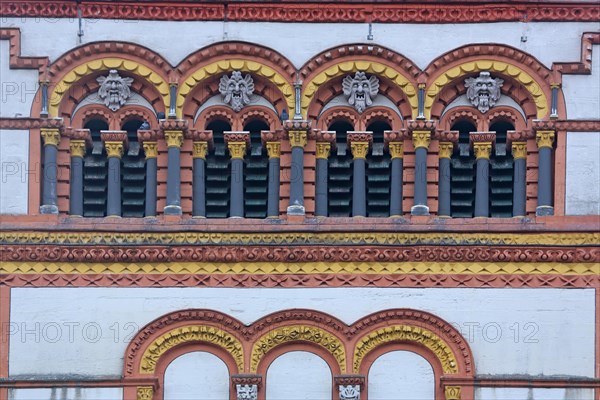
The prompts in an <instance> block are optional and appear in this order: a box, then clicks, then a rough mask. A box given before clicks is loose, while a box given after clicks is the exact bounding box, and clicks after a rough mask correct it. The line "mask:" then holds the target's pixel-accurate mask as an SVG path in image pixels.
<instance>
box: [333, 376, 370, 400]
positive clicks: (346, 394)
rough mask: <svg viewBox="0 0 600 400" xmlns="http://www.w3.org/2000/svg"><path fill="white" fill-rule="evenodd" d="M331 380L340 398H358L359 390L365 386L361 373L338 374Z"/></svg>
mask: <svg viewBox="0 0 600 400" xmlns="http://www.w3.org/2000/svg"><path fill="white" fill-rule="evenodd" d="M333 380H334V382H335V384H336V385H337V389H338V396H339V397H338V398H339V399H340V400H360V392H361V391H362V389H363V388H364V386H365V377H364V376H363V375H338V376H336V377H334V378H333Z"/></svg>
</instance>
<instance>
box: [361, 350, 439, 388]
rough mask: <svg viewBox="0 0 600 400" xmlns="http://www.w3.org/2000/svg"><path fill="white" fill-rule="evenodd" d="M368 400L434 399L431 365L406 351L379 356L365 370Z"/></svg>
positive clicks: (433, 379) (433, 380) (433, 378)
mask: <svg viewBox="0 0 600 400" xmlns="http://www.w3.org/2000/svg"><path fill="white" fill-rule="evenodd" d="M368 382H369V387H368V391H369V394H368V395H369V400H430V399H433V398H435V377H434V375H433V368H432V367H431V364H429V362H428V361H427V360H426V359H424V358H423V357H421V356H420V355H418V354H415V353H413V352H410V351H391V352H389V353H386V354H383V355H381V356H380V357H379V358H377V360H375V362H374V363H373V364H372V365H371V368H370V369H369V380H368Z"/></svg>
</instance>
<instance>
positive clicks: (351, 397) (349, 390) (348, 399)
mask: <svg viewBox="0 0 600 400" xmlns="http://www.w3.org/2000/svg"><path fill="white" fill-rule="evenodd" d="M339 389H340V400H360V386H359V385H345V386H344V385H340V387H339Z"/></svg>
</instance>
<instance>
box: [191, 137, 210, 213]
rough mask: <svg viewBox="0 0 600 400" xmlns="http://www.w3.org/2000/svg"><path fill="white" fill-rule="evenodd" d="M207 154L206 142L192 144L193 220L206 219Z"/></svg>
mask: <svg viewBox="0 0 600 400" xmlns="http://www.w3.org/2000/svg"><path fill="white" fill-rule="evenodd" d="M207 153H208V142H201V141H199V142H193V150H192V157H193V159H194V165H193V170H192V171H193V175H194V176H193V182H192V186H193V193H192V202H193V205H192V216H193V217H194V218H206V172H205V171H206V165H205V164H206V154H207Z"/></svg>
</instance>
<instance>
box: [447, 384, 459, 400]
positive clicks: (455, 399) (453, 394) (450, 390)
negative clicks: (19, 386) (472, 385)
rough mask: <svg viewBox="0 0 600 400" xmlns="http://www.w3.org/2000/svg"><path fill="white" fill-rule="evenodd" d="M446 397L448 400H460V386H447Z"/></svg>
mask: <svg viewBox="0 0 600 400" xmlns="http://www.w3.org/2000/svg"><path fill="white" fill-rule="evenodd" d="M444 395H445V396H446V400H460V386H446V387H445V388H444Z"/></svg>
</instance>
